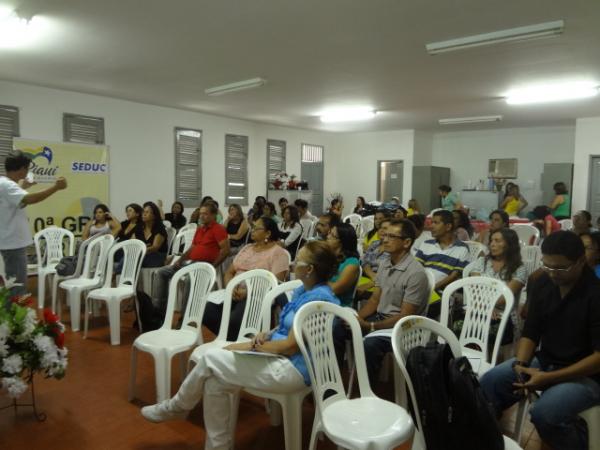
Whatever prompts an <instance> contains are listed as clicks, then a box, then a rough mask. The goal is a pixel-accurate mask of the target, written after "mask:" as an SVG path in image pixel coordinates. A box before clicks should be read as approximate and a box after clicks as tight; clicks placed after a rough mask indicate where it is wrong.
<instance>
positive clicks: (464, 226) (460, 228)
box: [452, 209, 473, 241]
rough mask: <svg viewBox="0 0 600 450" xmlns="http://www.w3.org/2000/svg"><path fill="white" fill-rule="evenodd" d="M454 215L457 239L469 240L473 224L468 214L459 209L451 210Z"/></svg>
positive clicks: (471, 235)
mask: <svg viewBox="0 0 600 450" xmlns="http://www.w3.org/2000/svg"><path fill="white" fill-rule="evenodd" d="M452 216H453V217H454V232H455V233H456V238H457V239H458V240H459V241H470V240H471V238H472V237H473V226H472V225H471V221H470V220H469V216H468V215H467V213H466V212H464V211H463V210H461V209H457V210H454V211H452Z"/></svg>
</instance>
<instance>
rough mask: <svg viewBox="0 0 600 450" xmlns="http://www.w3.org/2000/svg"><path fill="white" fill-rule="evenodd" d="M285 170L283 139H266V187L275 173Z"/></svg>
mask: <svg viewBox="0 0 600 450" xmlns="http://www.w3.org/2000/svg"><path fill="white" fill-rule="evenodd" d="M281 172H285V141H278V140H275V139H268V140H267V189H270V188H271V183H272V182H273V181H275V177H276V176H277V174H279V173H281Z"/></svg>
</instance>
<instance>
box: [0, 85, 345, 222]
mask: <svg viewBox="0 0 600 450" xmlns="http://www.w3.org/2000/svg"><path fill="white" fill-rule="evenodd" d="M0 99H1V102H2V103H3V104H6V105H11V106H17V107H19V109H20V131H21V136H22V137H24V138H32V139H46V140H51V141H59V142H60V141H62V114H63V113H64V112H70V113H77V114H85V115H90V116H98V117H103V118H104V121H105V122H104V123H105V132H106V144H107V145H109V146H110V163H111V165H110V171H111V172H110V204H111V208H112V209H113V210H114V211H115V212H116V214H118V215H120V214H121V212H122V211H123V208H124V207H125V205H126V204H127V203H130V202H140V203H141V202H144V201H148V200H156V199H158V198H161V199H163V200H164V202H165V204H167V205H169V204H170V202H171V201H172V200H173V199H174V195H175V175H174V171H175V169H174V137H173V128H174V127H176V126H178V127H190V128H195V129H200V130H202V131H203V137H202V193H203V194H204V195H212V196H213V197H215V199H216V200H218V201H219V203H221V204H222V203H224V196H225V152H224V146H225V134H226V133H234V134H243V135H247V136H249V145H250V148H249V163H248V169H249V197H250V201H252V200H253V199H254V197H255V196H256V195H264V194H265V192H266V158H267V156H266V140H267V139H268V138H273V139H282V140H284V141H286V142H287V170H288V171H289V172H292V173H295V174H297V175H300V144H301V143H311V144H321V145H324V146H325V153H326V155H328V151H329V148H330V147H331V144H332V142H333V141H332V138H333V137H334V136H335V135H333V134H331V133H324V132H314V131H307V130H301V129H293V128H285V127H277V126H270V125H263V124H258V123H254V122H248V121H243V120H235V119H228V118H224V117H218V116H212V115H209V114H201V113H195V112H190V111H183V110H178V109H173V108H164V107H158V106H153V105H146V104H141V103H134V102H129V101H124V100H117V99H112V98H107V97H100V96H94V95H87V94H80V93H76V92H69V91H62V90H55V89H48V88H43V87H37V86H30V85H24V84H19V83H11V82H3V81H0ZM325 163H326V175H325V178H326V188H327V189H330V188H331V186H332V184H331V181H329V182H328V178H329V177H330V174H329V173H328V172H329V171H330V169H329V166H331V164H329V162H328V160H327V159H326V162H325ZM325 194H327V191H325Z"/></svg>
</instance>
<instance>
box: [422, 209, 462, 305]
mask: <svg viewBox="0 0 600 450" xmlns="http://www.w3.org/2000/svg"><path fill="white" fill-rule="evenodd" d="M431 235H432V236H433V239H430V240H428V241H425V242H423V243H421V246H420V247H419V250H417V254H416V255H415V258H416V260H417V261H419V262H420V263H421V264H423V266H425V268H426V269H432V270H433V274H434V275H435V292H436V293H435V294H434V295H433V296H432V298H431V299H430V303H431V305H430V306H429V312H428V314H427V315H428V316H429V317H437V316H439V314H440V309H441V302H440V301H439V300H440V295H441V292H442V291H443V290H444V288H445V287H446V286H448V285H449V284H450V283H452V282H453V281H456V280H458V279H459V278H460V277H461V275H462V271H463V269H464V268H465V266H466V265H467V264H468V263H469V247H468V246H467V244H465V243H463V242H462V241H460V240H458V239H457V238H456V235H455V234H454V216H453V215H452V212H451V211H446V210H440V211H436V212H435V213H434V214H433V217H432V219H431Z"/></svg>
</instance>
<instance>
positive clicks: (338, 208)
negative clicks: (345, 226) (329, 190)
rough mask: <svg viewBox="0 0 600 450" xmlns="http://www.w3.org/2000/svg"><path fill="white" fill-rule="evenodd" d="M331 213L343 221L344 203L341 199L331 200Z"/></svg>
mask: <svg viewBox="0 0 600 450" xmlns="http://www.w3.org/2000/svg"><path fill="white" fill-rule="evenodd" d="M329 212H330V213H332V214H335V215H336V216H338V217H339V218H340V220H341V219H342V214H344V202H343V201H342V199H341V197H340V198H334V199H333V200H331V203H330V205H329Z"/></svg>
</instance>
